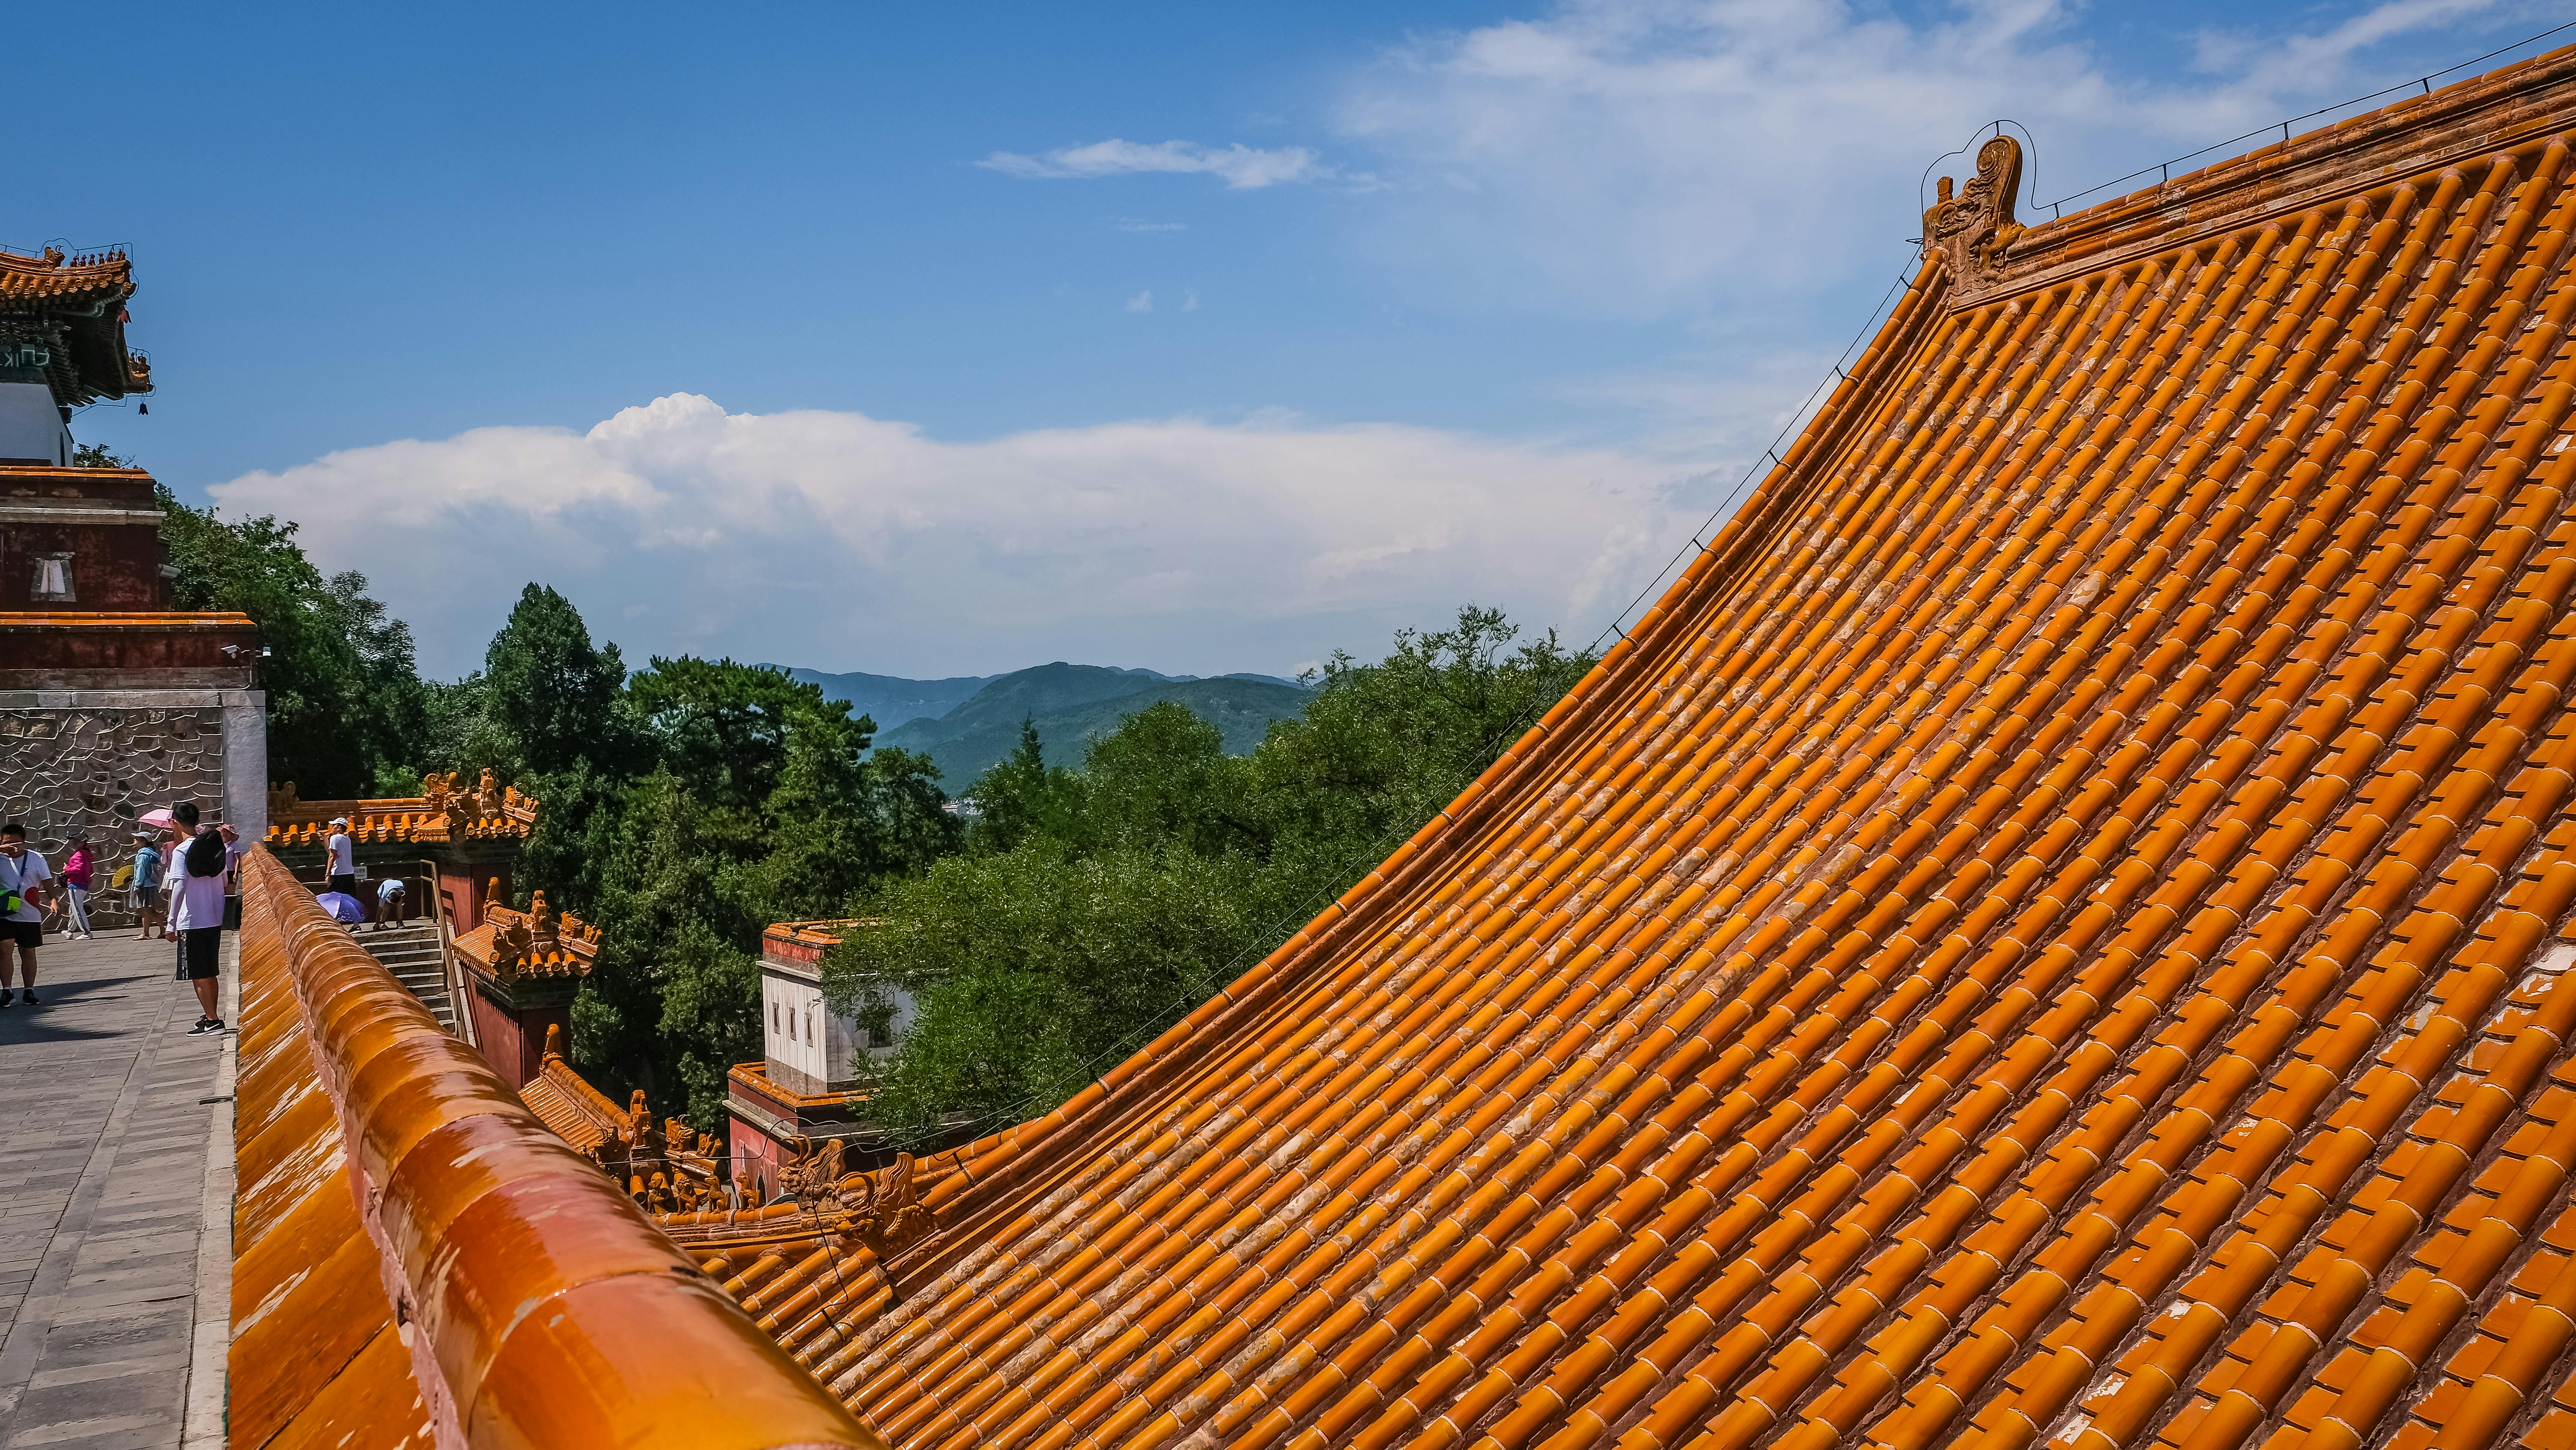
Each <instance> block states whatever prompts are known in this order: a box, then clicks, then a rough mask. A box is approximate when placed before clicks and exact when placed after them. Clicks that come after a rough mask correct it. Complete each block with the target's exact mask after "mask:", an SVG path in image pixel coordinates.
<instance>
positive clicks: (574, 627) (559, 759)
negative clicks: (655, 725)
mask: <svg viewBox="0 0 2576 1450" xmlns="http://www.w3.org/2000/svg"><path fill="white" fill-rule="evenodd" d="M481 683H482V689H481V696H482V703H483V714H484V717H485V723H486V725H487V730H488V733H487V734H486V736H485V738H484V739H483V740H482V741H477V742H473V743H477V744H483V745H484V746H485V748H490V749H496V750H504V751H508V752H510V756H509V758H508V759H506V760H486V761H484V762H482V763H484V764H489V765H493V766H494V768H495V769H498V770H500V771H501V773H502V775H503V777H504V778H505V779H506V778H508V777H510V776H515V775H517V774H520V773H522V772H529V773H533V774H536V775H539V776H546V775H552V774H554V773H555V772H557V771H560V770H566V769H569V768H570V767H571V766H572V765H573V763H574V762H575V761H582V760H587V761H589V762H591V764H592V765H594V766H597V767H613V766H615V765H617V764H620V763H623V760H624V757H625V755H626V752H627V750H628V748H629V741H628V735H629V732H628V731H627V730H626V729H625V728H623V722H622V721H621V720H620V719H619V718H618V712H617V710H616V708H615V707H616V705H617V698H618V692H619V691H620V690H621V689H623V688H624V687H625V684H626V664H625V662H624V660H622V659H621V658H620V657H619V656H618V652H617V646H616V645H613V644H606V645H599V644H593V643H592V642H591V638H590V630H589V628H588V626H586V625H584V624H583V623H582V620H581V611H579V610H577V609H575V608H573V607H572V601H570V600H568V599H566V598H564V597H563V596H562V595H560V594H557V593H556V592H555V591H554V590H553V589H551V588H548V587H547V586H545V585H542V584H530V585H529V586H528V587H527V588H525V589H522V590H520V591H519V602H518V603H517V604H516V605H514V606H512V607H511V610H510V618H509V621H508V622H507V623H505V624H503V625H502V626H501V631H500V633H498V634H495V635H494V636H492V644H491V647H490V648H489V649H487V650H486V651H484V655H483V673H482V677H481Z"/></svg>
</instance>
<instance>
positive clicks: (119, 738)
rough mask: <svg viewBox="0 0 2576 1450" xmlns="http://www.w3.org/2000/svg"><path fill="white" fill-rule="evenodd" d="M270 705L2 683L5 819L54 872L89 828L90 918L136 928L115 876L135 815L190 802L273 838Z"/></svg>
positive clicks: (125, 856)
mask: <svg viewBox="0 0 2576 1450" xmlns="http://www.w3.org/2000/svg"><path fill="white" fill-rule="evenodd" d="M266 704H267V697H266V696H265V695H264V694H262V693H260V692H257V691H249V690H0V820H19V821H24V822H26V823H27V831H28V835H29V838H30V842H31V844H33V845H34V846H35V848H36V849H37V850H39V851H41V852H43V853H44V857H45V861H46V864H48V865H50V866H52V867H53V868H54V869H55V870H56V871H60V870H61V869H62V864H63V858H64V857H65V856H66V855H68V854H69V849H68V847H69V843H70V838H71V835H72V833H73V832H74V831H80V832H83V833H85V834H86V835H87V836H88V838H89V846H90V854H91V856H92V857H93V858H95V859H96V861H97V862H98V865H97V866H96V867H95V868H94V869H93V871H92V873H91V877H90V887H91V889H90V896H89V914H90V922H91V925H92V926H94V927H97V928H101V929H105V928H110V927H130V926H132V925H134V924H135V915H134V913H133V912H132V911H131V910H130V909H128V905H127V893H125V892H123V891H119V890H116V889H115V888H114V887H112V886H111V885H110V884H109V883H110V882H111V881H113V880H114V878H115V875H116V871H117V868H118V867H120V866H125V865H128V864H130V863H131V862H132V861H133V859H134V830H135V826H134V822H135V818H136V817H138V816H140V815H142V814H143V813H144V812H146V811H149V810H152V809H154V808H156V807H161V806H169V805H174V804H176V803H177V802H179V801H182V800H193V801H195V802H196V803H197V809H198V810H200V811H202V812H204V813H205V816H206V818H207V819H209V820H222V821H230V822H231V823H232V826H233V829H234V830H235V831H237V832H239V833H240V834H241V837H242V839H243V840H245V841H256V840H258V839H260V837H261V836H262V835H264V834H266V832H267V829H268V822H267V804H268V730H267V713H266Z"/></svg>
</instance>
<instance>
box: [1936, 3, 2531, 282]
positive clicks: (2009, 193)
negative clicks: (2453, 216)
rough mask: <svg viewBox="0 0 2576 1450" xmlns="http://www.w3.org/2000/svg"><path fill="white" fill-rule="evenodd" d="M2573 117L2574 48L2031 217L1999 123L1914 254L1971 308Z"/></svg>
mask: <svg viewBox="0 0 2576 1450" xmlns="http://www.w3.org/2000/svg"><path fill="white" fill-rule="evenodd" d="M2283 124H2284V125H2287V124H2288V123H2287V122H2284V123H2283ZM2570 124H2576V45H2567V46H2561V47H2559V48H2558V49H2556V50H2552V51H2548V52H2546V53H2544V54H2541V55H2536V56H2532V57H2530V58H2528V59H2525V60H2520V61H2516V62H2514V63H2513V64H2511V65H2507V66H2501V67H2498V68H2497V69H2495V70H2491V71H2486V72H2483V73H2481V74H2478V75H2475V76H2471V77H2469V78H2468V79H2466V80H2461V81H2455V82H2453V83H2451V84H2449V85H2446V86H2442V87H2440V88H2438V89H2435V90H2432V91H2429V92H2427V93H2425V94H2423V95H2420V96H2408V97H2406V98H2404V99H2403V100H2398V101H2393V102H2391V103H2389V104H2388V105H2385V106H2379V107H2376V108H2374V109H2372V110H2368V111H2365V112H2362V113H2361V114H2359V115H2357V116H2348V117H2346V118H2344V119H2343V120H2340V121H2336V122H2333V123H2332V124H2329V125H2325V126H2320V127H2318V128H2316V129H2314V130H2310V131H2303V132H2299V133H2297V134H2295V135H2292V136H2290V137H2288V138H2287V139H2285V140H2281V141H2276V142H2273V143H2272V144H2271V145H2268V146H2264V147H2259V148H2257V149H2255V150H2253V151H2248V152H2245V153H2243V154H2241V155H2237V156H2232V157H2228V158H2226V159H2225V160H2221V161H2215V162H2212V163H2210V164H2209V165H2207V166H2203V167H2198V168H2195V169H2194V170H2191V171H2186V172H2183V173H2181V174H2180V175H2176V176H2170V177H2168V178H2166V179H2165V180H2162V181H2159V182H2158V183H2156V184H2155V185H2153V186H2148V187H2141V188H2139V189H2138V190H2136V191H2132V192H2129V193H2128V194H2126V195H2124V196H2115V197H2112V198H2110V199H2108V200H2105V201H2101V202H2096V203H2095V204H2093V205H2092V206H2088V207H2086V208H2084V209H2083V210H2081V211H2075V212H2069V213H2067V214H2066V215H2064V216H2061V217H2051V218H2050V219H2049V220H2047V221H2044V222H2034V223H2030V224H2027V225H2025V224H2024V223H2022V221H2021V220H2020V218H2019V217H2018V216H2017V215H2016V210H2015V207H2016V199H2017V195H2018V193H2019V190H2020V176H2021V143H2020V142H2019V141H2017V140H2015V139H2014V138H2013V137H2012V136H2011V135H2010V134H2009V133H2001V132H1999V133H1998V134H1997V135H1995V136H1994V137H1993V138H1991V139H1989V140H1988V141H1987V142H1986V143H1985V144H1984V145H1982V146H1980V147H1979V148H1978V151H1977V162H1978V165H1977V170H1976V173H1975V175H1974V177H1973V178H1972V179H1971V180H1970V181H1969V182H1968V183H1967V184H1966V186H1965V187H1963V188H1962V191H1961V195H1960V196H1959V197H1958V198H1957V199H1955V200H1953V199H1952V198H1951V197H1949V196H1947V195H1946V194H1945V195H1944V196H1942V198H1941V199H1940V200H1938V201H1936V202H1935V203H1934V204H1933V206H1932V208H1931V209H1930V210H1929V211H1926V212H1925V213H1924V214H1923V227H1924V230H1923V237H1924V254H1925V255H1926V256H1927V257H1932V256H1939V257H1941V258H1942V259H1943V260H1944V261H1945V262H1946V263H1947V270H1948V272H1949V274H1950V278H1951V285H1950V291H1949V297H1948V305H1949V306H1950V307H1952V308H1954V309H1955V308H1960V307H1969V306H1975V305H1977V304H1980V303H1984V302H1990V301H1993V300H1994V299H1996V298H1998V297H2003V296H2008V295H2012V294H2015V293H2019V292H2025V291H2029V290H2032V289H2034V288H2039V287H2045V286H2048V285H2049V284H2051V283H2054V282H2058V281H2062V280H2064V279H2065V278H2067V277H2069V276H2073V275H2077V274H2080V273H2087V272H2095V271H2099V270H2101V269H2103V268H2106V267H2112V266H2116V265H2118V264H2119V263H2121V262H2124V261H2127V260H2129V259H2131V258H2133V257H2136V256H2138V255H2140V254H2142V253H2146V252H2152V251H2160V250H2164V249H2167V248H2171V247H2175V246H2180V245H2184V244H2186V243H2189V242H2191V241H2194V240H2197V239H2199V238H2201V237H2204V236H2208V235H2211V234H2213V233H2218V232H2225V231H2233V230H2235V229H2237V228H2239V227H2243V226H2246V225H2248V224H2250V223H2253V222H2256V221H2259V220H2262V219H2263V218H2265V217H2270V216H2278V215H2283V214H2286V213H2288V212H2292V211H2296V210H2300V209H2303V208H2306V207H2312V206H2317V205H2322V204H2325V203H2329V202H2332V201H2335V200H2337V199H2339V198H2343V197H2348V196H2351V195H2354V194H2356V193H2360V192H2366V191H2369V190H2371V189H2373V188H2375V187H2377V186H2382V185H2386V184H2390V183H2392V182H2394V181H2396V180H2397V179H2399V178H2401V177H2405V176H2410V175H2420V174H2422V173H2424V172H2426V171H2429V170H2434V169H2438V168H2440V167H2442V166H2446V165H2455V164H2458V163H2459V162H2461V161H2465V160H2468V159H2471V158H2473V157H2476V156H2481V155H2488V154H2492V153H2494V152H2496V151H2499V150H2509V149H2515V148H2519V147H2523V146H2530V145H2539V144H2542V143H2543V142H2545V141H2546V140H2547V139H2548V136H2549V135H2550V133H2552V132H2553V131H2556V130H2558V129H2560V128H2563V127H2566V126H2568V125H2570ZM2373 153H2378V155H2376V156H2373ZM1981 183H1983V185H1981ZM1944 185H1945V186H1946V185H1947V178H1944Z"/></svg>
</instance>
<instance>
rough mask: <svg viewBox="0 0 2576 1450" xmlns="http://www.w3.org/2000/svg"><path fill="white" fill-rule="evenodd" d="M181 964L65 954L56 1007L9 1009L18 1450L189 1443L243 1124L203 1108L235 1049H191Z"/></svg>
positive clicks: (7, 1213) (9, 1252) (5, 1304)
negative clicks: (210, 1282)
mask: <svg viewBox="0 0 2576 1450" xmlns="http://www.w3.org/2000/svg"><path fill="white" fill-rule="evenodd" d="M225 945H226V946H227V947H229V946H230V945H231V942H230V939H229V938H227V940H226V943H225ZM171 959H172V948H171V947H170V945H169V944H168V943H166V942H160V941H136V940H135V939H134V938H133V937H132V936H131V935H130V934H120V935H119V936H118V937H117V938H116V939H113V940H109V939H101V940H98V941H95V942H59V941H53V940H48V941H47V942H46V943H45V947H44V950H43V952H42V954H41V956H40V959H39V962H40V966H39V974H40V978H41V979H40V980H39V981H38V983H37V991H38V994H39V995H40V996H42V997H43V998H44V1003H43V1005H42V1006H39V1007H34V1008H29V1007H26V1006H22V1005H21V1006H11V1007H9V1008H7V1009H5V1010H0V1446H6V1447H11V1450H14V1447H17V1446H22V1445H61V1446H72V1447H82V1450H92V1447H97V1450H104V1447H123V1446H175V1445H178V1444H179V1443H180V1434H181V1428H182V1423H183V1419H184V1416H185V1412H186V1401H187V1395H188V1366H189V1347H190V1339H191V1324H192V1321H193V1318H194V1310H195V1300H196V1295H197V1275H198V1244H199V1238H198V1230H199V1223H200V1219H201V1216H202V1214H203V1212H204V1204H203V1200H204V1198H205V1197H206V1193H205V1188H204V1184H205V1179H206V1165H207V1156H208V1155H207V1135H208V1134H209V1133H210V1132H212V1131H216V1130H217V1128H218V1126H219V1124H220V1126H223V1127H227V1128H228V1126H229V1122H230V1119H229V1115H228V1108H226V1109H225V1110H226V1112H227V1116H226V1117H225V1118H223V1119H221V1120H218V1118H217V1117H216V1114H217V1112H218V1109H219V1106H222V1105H218V1104H209V1103H205V1102H202V1101H200V1100H201V1099H203V1098H205V1097H207V1096H210V1095H215V1094H218V1093H229V1092H230V1091H231V1089H230V1087H229V1085H228V1084H227V1085H225V1086H223V1087H220V1088H219V1087H218V1086H217V1075H218V1071H219V1069H220V1067H221V1057H222V1041H223V1039H220V1038H215V1037H189V1036H187V1035H186V1033H187V1030H188V1027H189V1025H190V1024H191V1023H193V1022H195V1021H196V1018H197V1013H196V999H195V997H193V996H192V995H190V994H189V992H188V991H187V989H186V988H185V987H184V986H183V985H182V984H180V983H178V982H175V981H173V980H171ZM226 975H227V976H229V975H230V971H229V963H227V972H226ZM224 1207H225V1208H227V1209H228V1208H229V1204H226V1205H224ZM220 1252H221V1251H220V1250H218V1253H220ZM217 1312H218V1314H219V1315H220V1312H221V1306H217Z"/></svg>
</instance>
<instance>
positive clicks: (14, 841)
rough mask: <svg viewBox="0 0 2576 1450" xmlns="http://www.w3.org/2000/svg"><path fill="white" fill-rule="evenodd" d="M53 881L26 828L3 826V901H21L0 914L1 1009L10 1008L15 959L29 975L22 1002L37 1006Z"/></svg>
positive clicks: (0, 867)
mask: <svg viewBox="0 0 2576 1450" xmlns="http://www.w3.org/2000/svg"><path fill="white" fill-rule="evenodd" d="M53 879H54V873H53V872H52V871H51V870H49V869H47V868H46V866H45V858H44V857H43V856H41V855H38V854H37V853H36V852H35V850H34V849H33V848H31V847H29V846H28V844H27V828H26V826H25V825H23V824H22V823H20V822H17V821H11V822H9V823H7V824H6V825H0V900H5V899H7V898H9V897H15V898H16V899H17V902H18V906H17V909H16V910H14V911H8V912H0V1007H6V1006H8V1005H9V981H10V976H11V973H12V970H13V965H12V962H11V958H12V957H15V958H16V963H15V965H16V966H18V967H24V968H25V969H26V973H27V987H26V990H25V992H23V993H22V994H20V995H21V999H22V1000H24V1001H25V1002H26V1004H27V1005H28V1006H30V1007H33V1006H35V1005H36V948H38V947H40V946H42V945H44V942H45V884H46V883H47V882H49V881H51V880H53Z"/></svg>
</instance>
